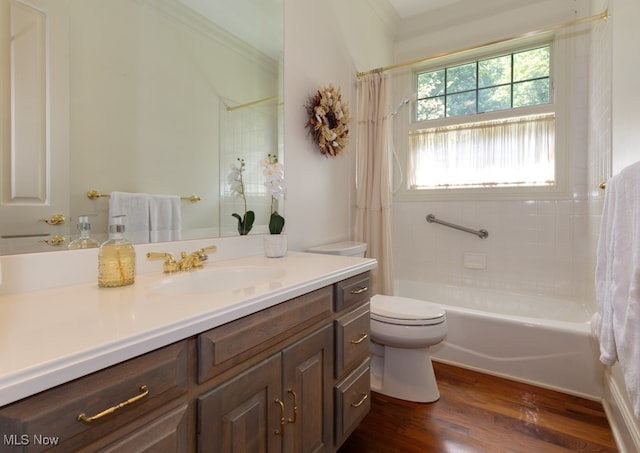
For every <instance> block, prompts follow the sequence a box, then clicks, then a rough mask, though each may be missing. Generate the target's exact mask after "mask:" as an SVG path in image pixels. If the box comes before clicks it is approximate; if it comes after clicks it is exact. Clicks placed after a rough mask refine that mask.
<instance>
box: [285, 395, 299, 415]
mask: <svg viewBox="0 0 640 453" xmlns="http://www.w3.org/2000/svg"><path fill="white" fill-rule="evenodd" d="M287 392H288V393H291V394H292V395H293V418H290V419H289V420H287V421H288V422H289V423H295V422H296V420H297V419H298V395H296V392H294V391H293V390H291V389H289V390H287Z"/></svg>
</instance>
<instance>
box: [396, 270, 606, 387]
mask: <svg viewBox="0 0 640 453" xmlns="http://www.w3.org/2000/svg"><path fill="white" fill-rule="evenodd" d="M395 285H396V286H395V291H396V294H397V295H399V296H403V297H411V298H414V299H421V300H426V301H429V302H433V303H436V304H439V305H441V306H442V307H443V308H444V309H445V310H446V313H447V325H448V332H447V337H446V339H445V341H444V342H443V343H441V344H440V345H437V346H434V347H432V348H431V352H432V355H431V356H432V358H433V359H434V360H436V361H440V362H445V363H450V364H453V365H457V366H461V367H464V368H470V369H474V370H478V371H482V372H484V373H488V374H493V375H496V376H501V377H506V378H509V379H513V380H517V381H522V382H527V383H530V384H534V385H538V386H541V387H545V388H550V389H553V390H558V391H561V392H565V393H569V394H572V395H576V396H581V397H584V398H589V399H600V397H601V396H602V388H603V387H602V385H603V384H602V381H603V367H602V365H601V364H600V362H599V360H598V345H597V342H596V339H595V338H594V336H593V334H592V333H591V327H590V323H589V320H590V318H591V313H590V312H589V310H588V309H587V308H586V307H585V306H583V305H581V304H578V303H576V302H573V301H570V300H563V299H552V298H547V297H542V296H536V295H525V294H517V293H509V292H501V291H493V290H488V289H478V288H471V287H457V286H446V285H437V284H431V283H425V282H415V281H407V280H396V282H395Z"/></svg>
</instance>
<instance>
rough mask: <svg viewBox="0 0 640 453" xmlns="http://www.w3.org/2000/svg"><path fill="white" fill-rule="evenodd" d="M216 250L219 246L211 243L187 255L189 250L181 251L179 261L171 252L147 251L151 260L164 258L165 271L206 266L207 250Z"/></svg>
mask: <svg viewBox="0 0 640 453" xmlns="http://www.w3.org/2000/svg"><path fill="white" fill-rule="evenodd" d="M216 250H217V247H216V246H215V245H210V246H209V247H204V248H201V249H198V250H196V251H195V252H193V253H191V254H189V255H187V252H182V253H180V260H179V261H176V259H175V258H174V257H173V255H172V254H171V253H160V252H149V253H147V258H148V259H150V260H164V264H163V265H162V269H163V271H164V272H165V273H172V272H179V271H193V270H196V269H200V268H201V267H203V266H204V262H205V261H207V259H208V258H209V256H208V255H207V252H215V251H216Z"/></svg>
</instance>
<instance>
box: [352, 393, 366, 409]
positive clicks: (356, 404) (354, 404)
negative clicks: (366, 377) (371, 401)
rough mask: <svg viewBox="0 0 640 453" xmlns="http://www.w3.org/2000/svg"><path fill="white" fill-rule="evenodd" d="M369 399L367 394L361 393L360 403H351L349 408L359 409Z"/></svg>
mask: <svg viewBox="0 0 640 453" xmlns="http://www.w3.org/2000/svg"><path fill="white" fill-rule="evenodd" d="M368 398H369V394H368V393H363V394H362V398H360V401H358V402H357V403H351V407H360V406H362V405H363V404H364V402H365V401H367V399H368Z"/></svg>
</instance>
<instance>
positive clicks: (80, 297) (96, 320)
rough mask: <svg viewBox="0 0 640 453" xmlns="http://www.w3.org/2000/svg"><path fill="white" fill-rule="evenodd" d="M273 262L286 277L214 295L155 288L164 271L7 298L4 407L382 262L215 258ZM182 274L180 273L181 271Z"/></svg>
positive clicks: (1, 334) (1, 366)
mask: <svg viewBox="0 0 640 453" xmlns="http://www.w3.org/2000/svg"><path fill="white" fill-rule="evenodd" d="M225 266H267V267H271V268H277V269H282V271H283V273H282V276H281V277H278V278H276V279H273V280H271V281H269V282H265V283H262V284H257V285H255V286H252V287H248V288H243V289H235V290H229V291H216V292H214V293H206V294H189V295H179V296H178V295H170V294H165V293H160V292H157V291H156V290H154V287H155V286H154V285H157V284H158V282H160V281H162V280H163V279H167V278H172V277H170V276H167V275H165V274H162V272H160V271H157V272H154V273H146V274H138V275H137V276H136V282H135V284H134V285H132V286H127V287H123V288H98V286H97V284H96V283H95V282H92V283H82V284H77V285H71V286H65V287H60V288H51V289H44V290H39V291H33V292H26V293H18V294H6V295H2V296H1V297H0V406H2V405H5V404H8V403H11V402H13V401H17V400H19V399H21V398H24V397H26V396H29V395H33V394H35V393H37V392H40V391H42V390H45V389H48V388H51V387H54V386H56V385H59V384H62V383H64V382H68V381H70V380H73V379H75V378H78V377H81V376H84V375H86V374H89V373H92V372H94V371H97V370H100V369H102V368H106V367H108V366H111V365H114V364H117V363H119V362H122V361H124V360H127V359H130V358H132V357H135V356H138V355H140V354H144V353H146V352H149V351H152V350H154V349H157V348H159V347H162V346H165V345H168V344H171V343H173V342H175V341H179V340H181V339H184V338H188V337H190V336H192V335H195V334H198V333H200V332H203V331H205V330H207V329H211V328H213V327H216V326H219V325H221V324H224V323H227V322H229V321H232V320H234V319H238V318H240V317H242V316H246V315H248V314H251V313H254V312H256V311H259V310H262V309H264V308H267V307H270V306H273V305H276V304H278V303H281V302H284V301H286V300H289V299H291V298H294V297H297V296H300V295H302V294H305V293H308V292H310V291H313V290H316V289H319V288H322V287H324V286H327V285H331V284H333V283H335V282H338V281H340V280H343V279H345V278H349V277H352V276H354V275H357V274H360V273H362V272H365V271H367V270H371V269H373V268H375V267H376V260H374V259H367V258H354V257H344V256H332V255H319V254H312V253H300V252H288V254H287V256H286V257H284V258H275V259H274V258H265V257H264V256H263V255H256V256H249V257H245V258H237V259H231V260H227V261H218V262H212V263H208V264H206V265H205V269H203V270H199V271H194V272H207V269H213V268H216V267H225ZM178 275H180V274H178Z"/></svg>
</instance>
